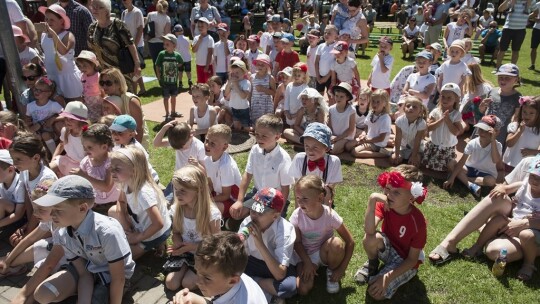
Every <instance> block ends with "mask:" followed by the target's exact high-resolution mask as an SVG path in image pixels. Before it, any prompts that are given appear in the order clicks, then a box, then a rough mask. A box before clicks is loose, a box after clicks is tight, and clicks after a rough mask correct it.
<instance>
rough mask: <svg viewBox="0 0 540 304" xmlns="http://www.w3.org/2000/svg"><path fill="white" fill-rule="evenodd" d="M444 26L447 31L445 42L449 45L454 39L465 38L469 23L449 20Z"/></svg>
mask: <svg viewBox="0 0 540 304" xmlns="http://www.w3.org/2000/svg"><path fill="white" fill-rule="evenodd" d="M446 28H447V30H448V31H449V33H448V38H447V39H446V44H447V45H448V47H450V45H452V42H454V41H455V40H458V39H463V38H465V32H466V31H467V29H468V28H469V25H468V24H467V23H463V24H462V25H458V24H457V22H450V23H448V24H447V25H446Z"/></svg>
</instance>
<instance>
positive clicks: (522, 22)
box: [503, 0, 536, 30]
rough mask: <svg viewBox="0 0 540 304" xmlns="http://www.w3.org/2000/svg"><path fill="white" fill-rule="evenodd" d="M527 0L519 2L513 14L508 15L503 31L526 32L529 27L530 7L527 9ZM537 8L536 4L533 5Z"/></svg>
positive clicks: (518, 0)
mask: <svg viewBox="0 0 540 304" xmlns="http://www.w3.org/2000/svg"><path fill="white" fill-rule="evenodd" d="M526 4H527V0H517V1H516V4H515V5H514V8H513V10H512V12H510V13H508V15H506V21H505V23H504V26H503V29H511V30H524V29H525V27H526V26H527V19H528V18H529V11H530V7H529V8H526ZM533 7H536V4H534V5H533Z"/></svg>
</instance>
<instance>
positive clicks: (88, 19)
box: [58, 0, 94, 56]
mask: <svg viewBox="0 0 540 304" xmlns="http://www.w3.org/2000/svg"><path fill="white" fill-rule="evenodd" d="M58 4H59V5H60V6H62V7H63V8H64V10H65V11H66V15H67V16H68V17H69V20H71V26H70V28H69V29H68V31H70V32H71V33H72V34H73V35H74V36H75V56H78V55H79V53H80V52H81V51H82V50H87V49H88V43H87V40H88V38H87V37H88V27H89V26H90V24H92V22H94V17H93V16H92V13H90V10H88V9H87V8H86V7H85V6H84V5H82V4H80V3H78V2H76V1H75V0H59V1H58Z"/></svg>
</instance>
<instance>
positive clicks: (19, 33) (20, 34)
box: [11, 25, 30, 43]
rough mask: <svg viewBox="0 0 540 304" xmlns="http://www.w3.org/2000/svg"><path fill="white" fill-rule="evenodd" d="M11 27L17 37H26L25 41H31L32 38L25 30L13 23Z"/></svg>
mask: <svg viewBox="0 0 540 304" xmlns="http://www.w3.org/2000/svg"><path fill="white" fill-rule="evenodd" d="M11 29H12V30H13V36H15V37H23V38H24V42H26V43H28V42H30V38H28V36H26V35H25V34H24V33H23V31H22V30H21V28H20V27H18V26H16V25H12V26H11Z"/></svg>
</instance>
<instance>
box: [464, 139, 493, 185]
mask: <svg viewBox="0 0 540 304" xmlns="http://www.w3.org/2000/svg"><path fill="white" fill-rule="evenodd" d="M497 151H498V152H499V155H500V154H501V151H502V144H501V143H500V142H497ZM463 154H467V155H469V158H467V161H466V162H465V165H466V166H469V167H472V168H475V169H476V170H478V171H480V172H484V173H487V174H489V175H491V176H493V177H495V178H497V166H496V164H495V163H494V162H493V160H492V158H491V143H489V144H488V145H487V146H486V147H485V148H483V147H482V146H481V145H480V138H479V137H476V138H474V139H472V140H471V141H469V142H468V143H467V145H466V146H465V150H463Z"/></svg>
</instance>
